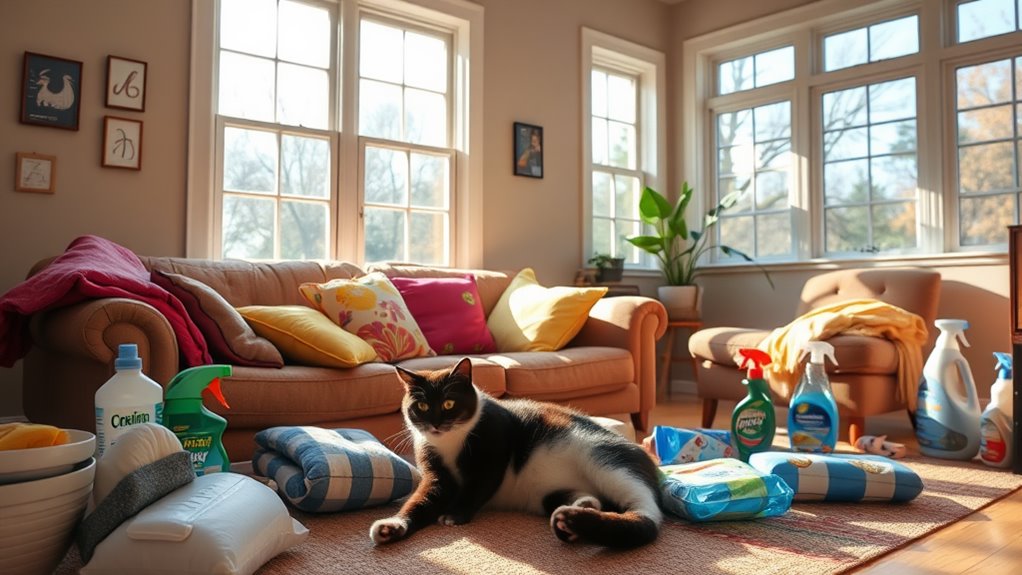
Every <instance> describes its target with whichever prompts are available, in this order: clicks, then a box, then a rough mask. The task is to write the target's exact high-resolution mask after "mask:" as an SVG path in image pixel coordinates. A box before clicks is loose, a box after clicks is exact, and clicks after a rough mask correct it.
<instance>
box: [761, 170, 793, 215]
mask: <svg viewBox="0 0 1022 575" xmlns="http://www.w3.org/2000/svg"><path fill="white" fill-rule="evenodd" d="M787 205H788V172H761V173H759V174H756V208H757V209H760V210H774V209H779V208H785V207H787Z"/></svg>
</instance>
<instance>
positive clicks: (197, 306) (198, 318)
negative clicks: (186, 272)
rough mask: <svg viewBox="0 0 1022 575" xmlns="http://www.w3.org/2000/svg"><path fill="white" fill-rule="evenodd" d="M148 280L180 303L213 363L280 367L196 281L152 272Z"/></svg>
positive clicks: (271, 350) (275, 354) (264, 343)
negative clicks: (203, 340) (201, 337)
mask: <svg viewBox="0 0 1022 575" xmlns="http://www.w3.org/2000/svg"><path fill="white" fill-rule="evenodd" d="M152 281H153V283H155V284H156V285H158V286H160V287H162V288H163V289H165V290H167V291H168V292H170V293H171V294H173V295H174V297H176V298H177V299H179V300H181V303H182V304H184V306H185V310H187V311H188V315H189V317H191V318H192V321H194V322H195V325H196V326H197V327H198V328H199V331H201V332H202V336H203V337H205V338H206V345H208V346H209V351H210V353H211V354H212V356H213V361H218V362H223V363H230V364H232V365H250V366H252V367H283V366H284V358H282V357H281V356H280V352H279V351H277V348H275V347H273V344H272V343H270V342H269V341H268V340H266V339H265V338H262V337H259V336H258V335H256V333H255V332H254V331H252V328H251V327H249V325H248V324H247V323H246V322H245V318H243V317H241V314H239V313H238V312H237V310H235V309H234V308H233V307H231V304H229V303H227V300H225V299H224V298H223V297H222V296H221V295H220V294H218V293H217V292H215V291H213V289H212V288H210V287H209V286H207V285H206V284H204V283H202V282H200V281H199V280H196V279H192V278H190V277H188V276H183V275H181V274H175V273H170V272H163V271H155V272H152Z"/></svg>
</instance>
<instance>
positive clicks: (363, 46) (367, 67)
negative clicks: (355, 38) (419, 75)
mask: <svg viewBox="0 0 1022 575" xmlns="http://www.w3.org/2000/svg"><path fill="white" fill-rule="evenodd" d="M403 46H404V32H402V31H401V30H400V29H399V28H394V27H393V26H385V25H383V24H378V23H376V22H370V21H369V20H362V24H361V26H360V28H359V50H358V54H359V65H358V73H359V75H360V76H362V77H364V78H374V79H376V80H384V81H386V82H394V83H400V82H401V80H402V79H403V77H404V54H403Z"/></svg>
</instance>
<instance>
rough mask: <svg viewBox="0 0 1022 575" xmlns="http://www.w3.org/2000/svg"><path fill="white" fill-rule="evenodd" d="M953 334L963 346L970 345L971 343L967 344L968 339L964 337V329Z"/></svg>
mask: <svg viewBox="0 0 1022 575" xmlns="http://www.w3.org/2000/svg"><path fill="white" fill-rule="evenodd" d="M955 336H956V337H958V341H960V342H962V345H964V346H965V347H972V346H971V345H969V340H967V339H965V332H964V331H959V332H956V333H955Z"/></svg>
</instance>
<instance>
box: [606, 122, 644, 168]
mask: <svg viewBox="0 0 1022 575" xmlns="http://www.w3.org/2000/svg"><path fill="white" fill-rule="evenodd" d="M607 137H608V138H609V140H610V165H611V166H615V167H618V168H627V169H629V170H634V169H635V165H636V162H637V158H636V157H637V156H638V154H637V153H636V152H637V150H636V149H635V126H632V125H630V124H622V123H620V122H607Z"/></svg>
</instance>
